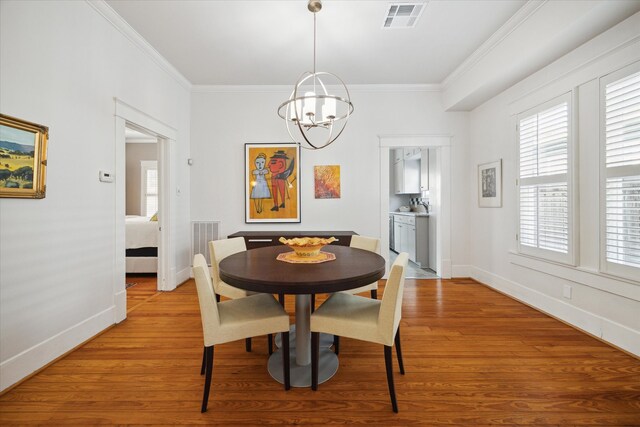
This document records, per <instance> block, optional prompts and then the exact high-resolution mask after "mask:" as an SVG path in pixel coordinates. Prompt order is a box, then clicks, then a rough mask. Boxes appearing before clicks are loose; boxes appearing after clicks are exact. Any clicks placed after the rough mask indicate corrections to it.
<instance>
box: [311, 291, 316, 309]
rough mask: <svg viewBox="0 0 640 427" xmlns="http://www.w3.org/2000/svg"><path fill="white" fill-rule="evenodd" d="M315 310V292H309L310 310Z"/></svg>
mask: <svg viewBox="0 0 640 427" xmlns="http://www.w3.org/2000/svg"><path fill="white" fill-rule="evenodd" d="M314 311H316V294H311V312H312V313H313V312H314Z"/></svg>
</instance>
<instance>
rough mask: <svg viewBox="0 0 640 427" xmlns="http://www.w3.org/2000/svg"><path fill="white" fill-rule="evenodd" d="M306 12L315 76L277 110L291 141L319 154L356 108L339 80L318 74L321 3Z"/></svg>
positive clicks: (315, 0) (313, 2)
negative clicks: (310, 17) (309, 17)
mask: <svg viewBox="0 0 640 427" xmlns="http://www.w3.org/2000/svg"><path fill="white" fill-rule="evenodd" d="M307 9H309V11H310V12H312V13H313V72H311V71H306V72H304V73H303V74H302V75H301V76H300V78H299V79H298V81H297V82H296V85H295V87H294V88H293V92H291V96H290V97H289V99H288V100H286V101H285V102H283V103H282V104H280V106H279V107H278V115H279V116H280V117H281V118H282V119H284V120H285V123H286V125H287V132H289V136H290V137H291V140H292V141H294V142H296V143H298V144H299V145H300V146H301V147H302V148H307V149H313V150H317V149H320V148H324V147H327V146H329V144H331V143H332V142H333V141H335V140H336V139H338V137H339V136H340V134H341V133H342V131H344V128H345V126H346V125H347V121H349V116H350V115H351V113H353V104H352V103H351V97H350V95H349V89H347V86H346V85H345V84H344V82H343V81H342V79H340V77H338V76H336V75H335V74H333V73H328V72H324V71H316V13H318V12H319V11H320V9H322V2H321V1H320V0H309V3H308V4H307ZM329 90H331V93H330V92H329Z"/></svg>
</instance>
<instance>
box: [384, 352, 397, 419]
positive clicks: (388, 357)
mask: <svg viewBox="0 0 640 427" xmlns="http://www.w3.org/2000/svg"><path fill="white" fill-rule="evenodd" d="M391 358H392V356H391V347H390V346H388V345H385V346H384V365H385V367H386V368H387V385H388V386H389V396H391V406H393V412H396V413H397V412H398V402H396V388H395V387H394V385H393V360H392V359H391Z"/></svg>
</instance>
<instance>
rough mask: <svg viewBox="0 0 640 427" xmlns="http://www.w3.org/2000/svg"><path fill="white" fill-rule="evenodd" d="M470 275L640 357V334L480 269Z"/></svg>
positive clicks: (471, 270) (471, 267)
mask: <svg viewBox="0 0 640 427" xmlns="http://www.w3.org/2000/svg"><path fill="white" fill-rule="evenodd" d="M469 273H470V277H471V278H472V279H475V280H477V281H478V282H481V283H483V284H485V285H487V286H489V287H491V288H494V289H496V290H498V291H500V292H502V293H504V294H507V295H509V296H511V297H513V298H515V299H517V300H519V301H522V302H524V303H526V304H528V305H530V306H532V307H535V308H536V309H538V310H540V311H542V312H544V313H547V314H549V315H551V316H553V317H556V318H558V319H561V320H562V321H564V322H567V323H568V324H570V325H573V326H575V327H576V328H579V329H581V330H583V331H585V332H588V333H589V334H591V335H593V336H596V337H598V338H600V339H602V340H603V341H606V342H608V343H611V344H612V345H614V346H616V347H619V348H621V349H623V350H625V351H628V352H629V353H632V354H635V355H636V356H640V331H636V330H633V329H631V328H628V327H626V326H624V325H621V324H619V323H616V322H613V321H611V320H609V319H606V318H604V317H602V316H599V315H597V314H594V313H591V312H589V311H586V310H583V309H581V308H578V307H575V306H573V305H571V304H567V303H566V302H564V301H561V300H558V299H556V298H553V297H551V296H549V295H545V294H543V293H541V292H538V291H536V290H534V289H531V288H528V287H526V286H523V285H521V284H519V283H516V282H513V281H511V280H508V279H506V278H504V277H502V276H498V275H496V274H493V273H490V272H488V271H485V270H482V269H480V268H478V267H475V266H469Z"/></svg>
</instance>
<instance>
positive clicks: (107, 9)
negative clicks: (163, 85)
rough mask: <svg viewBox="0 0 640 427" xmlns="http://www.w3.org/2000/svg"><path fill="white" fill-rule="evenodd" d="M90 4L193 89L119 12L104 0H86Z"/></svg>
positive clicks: (144, 51) (162, 66)
mask: <svg viewBox="0 0 640 427" xmlns="http://www.w3.org/2000/svg"><path fill="white" fill-rule="evenodd" d="M85 1H86V2H87V4H89V6H91V7H92V8H94V9H95V10H96V12H98V13H99V14H100V15H101V16H102V17H103V18H104V19H106V20H107V22H109V23H110V24H111V25H113V27H114V28H115V29H116V30H118V31H120V33H122V35H124V36H125V37H126V38H127V39H128V40H129V41H131V42H132V43H133V44H134V45H135V46H136V47H137V48H138V49H140V50H141V51H142V52H143V53H144V54H146V55H147V56H148V57H149V58H151V60H152V61H153V62H155V63H156V65H158V66H159V67H160V69H162V70H163V71H165V72H166V73H167V74H169V75H170V76H171V77H173V78H174V80H176V81H177V82H178V84H180V86H182V87H183V88H185V89H186V90H191V87H192V84H191V82H190V81H189V80H187V78H186V77H185V76H183V75H182V73H180V71H178V70H177V69H176V68H175V67H174V66H173V65H171V63H170V62H169V61H167V60H166V59H165V58H164V56H162V55H161V54H160V52H158V51H157V50H156V49H155V48H154V47H153V46H151V45H150V44H149V42H148V41H146V40H145V39H144V37H142V36H141V35H140V33H138V32H137V31H136V30H134V29H133V27H131V25H129V24H128V23H127V21H125V20H124V19H123V18H122V17H121V16H120V15H118V13H117V12H116V11H115V10H113V8H111V6H109V5H108V4H107V3H106V2H105V1H104V0H85Z"/></svg>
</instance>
